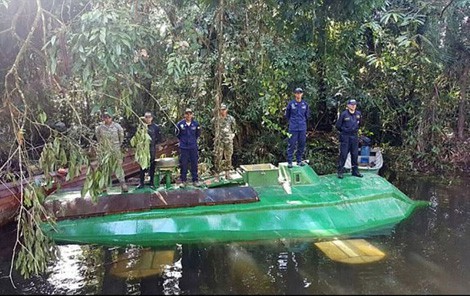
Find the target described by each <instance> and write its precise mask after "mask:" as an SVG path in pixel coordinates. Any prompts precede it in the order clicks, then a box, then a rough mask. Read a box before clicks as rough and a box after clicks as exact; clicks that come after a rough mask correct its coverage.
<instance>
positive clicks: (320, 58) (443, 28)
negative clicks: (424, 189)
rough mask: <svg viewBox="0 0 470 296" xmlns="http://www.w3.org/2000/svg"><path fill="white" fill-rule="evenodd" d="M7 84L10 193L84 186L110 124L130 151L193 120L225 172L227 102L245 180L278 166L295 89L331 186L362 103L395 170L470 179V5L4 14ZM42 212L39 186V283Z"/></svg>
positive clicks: (90, 2) (374, 1)
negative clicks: (41, 184) (149, 123)
mask: <svg viewBox="0 0 470 296" xmlns="http://www.w3.org/2000/svg"><path fill="white" fill-rule="evenodd" d="M0 79H1V83H0V93H1V96H0V116H1V118H2V120H1V122H0V135H1V136H0V167H1V173H0V174H1V175H0V179H1V180H2V182H8V181H11V180H22V179H26V180H28V179H27V178H28V177H29V176H32V175H34V174H36V173H38V172H40V173H45V174H46V175H47V174H48V173H49V172H53V171H55V170H57V169H58V168H60V167H67V168H68V175H67V178H73V177H74V176H75V175H77V174H78V173H79V171H80V167H82V166H83V165H86V166H89V165H90V163H91V161H92V160H93V157H94V152H93V151H94V147H95V145H96V139H95V138H94V127H95V126H96V125H97V124H98V123H99V121H100V113H101V112H103V111H108V112H110V113H112V114H113V116H114V117H115V120H119V122H120V123H121V124H122V125H123V126H124V128H125V130H126V139H127V141H126V147H129V148H131V146H132V145H131V139H132V138H133V137H134V136H135V135H137V136H138V135H143V134H144V133H138V132H137V131H138V130H139V128H141V124H140V122H141V121H140V119H139V118H140V116H142V114H143V113H144V112H145V111H146V110H150V111H152V112H154V113H155V114H156V116H155V118H156V122H157V123H158V124H160V125H161V127H162V129H163V134H164V136H165V137H167V138H170V137H172V136H174V134H173V133H174V132H173V131H174V123H175V122H177V121H178V120H179V119H180V118H182V114H183V110H184V109H185V108H186V107H190V108H192V109H193V110H194V111H195V117H196V119H197V120H198V121H199V122H200V123H201V125H202V127H203V135H202V138H201V141H200V160H201V163H204V164H206V167H207V168H208V170H210V168H211V167H212V162H213V159H212V157H213V155H212V148H213V147H212V143H213V139H214V137H218V134H217V133H215V132H214V129H213V128H212V127H211V124H210V120H211V118H212V117H213V116H214V115H215V114H216V112H217V106H219V105H220V103H221V102H224V103H226V104H227V105H228V106H229V112H230V114H231V115H233V116H234V117H235V118H236V120H237V123H238V126H239V131H238V133H237V135H236V138H235V153H234V164H235V165H240V164H244V163H266V162H270V163H273V164H277V163H278V162H280V161H284V159H285V150H286V135H287V124H286V121H285V119H284V109H285V105H286V103H287V101H288V100H289V99H291V98H292V90H293V89H294V88H295V87H302V88H303V89H304V99H306V100H307V102H308V103H309V104H310V106H311V109H312V118H311V119H310V122H309V131H308V132H309V134H308V148H307V151H306V153H307V157H308V158H309V159H310V164H311V165H312V167H313V168H314V169H315V170H316V171H317V172H318V173H319V174H326V173H333V172H335V166H336V158H337V152H338V148H337V147H338V141H337V136H336V131H335V130H334V122H335V120H336V118H337V115H338V113H339V112H340V111H342V110H343V109H344V108H345V102H346V100H347V99H348V98H355V99H357V100H358V101H359V102H360V104H359V107H358V109H360V110H361V111H362V113H363V115H364V118H365V120H364V125H363V127H362V129H361V133H362V134H363V135H366V136H368V137H370V138H371V139H372V140H373V142H374V144H375V145H377V146H380V147H381V148H382V150H383V151H384V155H385V157H386V165H387V166H388V167H389V169H391V170H396V171H408V172H410V171H411V172H412V171H414V172H420V173H423V174H424V173H442V174H443V173H446V174H447V173H454V172H462V171H466V172H468V171H469V165H468V163H469V158H470V156H469V154H470V153H469V147H470V138H469V113H470V112H469V107H468V101H469V95H468V87H469V81H470V1H469V0H427V1H422V0H350V1H345V0H185V1H183V0H0ZM137 140H139V139H137ZM141 140H144V139H143V138H142V139H141ZM143 147H145V145H144V146H143ZM137 153H140V152H139V151H137ZM105 165H106V164H105ZM110 165H111V164H110ZM90 167H91V166H90ZM88 176H89V178H88V179H87V183H86V184H87V185H86V186H85V187H86V188H85V190H84V191H88V192H90V193H92V194H93V193H94V192H95V190H96V188H97V184H98V183H99V182H100V180H101V179H103V178H106V177H107V176H106V173H104V170H103V169H102V168H100V167H98V168H93V169H90V172H89V174H88ZM43 198H44V194H43V193H42V192H41V191H40V190H38V189H37V185H36V184H34V183H33V182H27V183H26V185H25V193H24V195H23V196H22V201H23V206H22V208H21V211H20V213H19V219H18V225H19V227H18V228H19V231H20V233H22V235H21V236H19V239H18V246H19V247H21V248H20V249H21V251H19V252H18V255H17V256H18V258H17V259H19V260H17V265H16V267H17V268H18V269H20V271H21V272H22V274H24V275H25V276H29V275H31V274H35V273H38V272H41V271H42V270H44V267H45V263H44V262H43V261H41V260H40V259H41V258H47V257H48V256H50V254H49V253H48V252H46V251H44V249H45V248H44V246H46V249H48V248H49V247H51V246H50V245H49V242H48V241H47V239H46V238H44V237H43V236H42V235H41V233H40V230H38V228H34V227H29V226H31V225H34V223H35V222H36V221H38V219H39V217H40V213H41V211H40V204H41V202H42V200H43ZM33 238H35V239H33ZM31 254H35V257H33V256H30V255H31ZM41 262H42V263H41Z"/></svg>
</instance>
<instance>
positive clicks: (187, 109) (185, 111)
mask: <svg viewBox="0 0 470 296" xmlns="http://www.w3.org/2000/svg"><path fill="white" fill-rule="evenodd" d="M184 113H193V110H191V109H190V108H186V110H184Z"/></svg>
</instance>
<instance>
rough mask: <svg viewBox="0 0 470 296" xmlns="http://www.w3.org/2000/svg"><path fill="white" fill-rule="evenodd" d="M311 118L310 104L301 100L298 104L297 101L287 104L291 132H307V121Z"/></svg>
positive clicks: (287, 116)
mask: <svg viewBox="0 0 470 296" xmlns="http://www.w3.org/2000/svg"><path fill="white" fill-rule="evenodd" d="M309 117H310V110H309V107H308V104H307V103H306V102H305V101H304V100H301V101H300V102H297V101H296V100H295V99H294V100H291V101H290V102H289V104H287V108H286V118H287V120H289V131H290V132H293V131H306V130H307V119H308V118H309Z"/></svg>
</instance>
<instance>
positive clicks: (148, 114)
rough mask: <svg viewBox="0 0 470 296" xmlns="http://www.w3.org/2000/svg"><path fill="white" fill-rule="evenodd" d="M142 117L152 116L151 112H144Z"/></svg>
mask: <svg viewBox="0 0 470 296" xmlns="http://www.w3.org/2000/svg"><path fill="white" fill-rule="evenodd" d="M144 117H153V115H152V112H145V113H144Z"/></svg>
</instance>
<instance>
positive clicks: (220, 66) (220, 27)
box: [214, 0, 225, 170]
mask: <svg viewBox="0 0 470 296" xmlns="http://www.w3.org/2000/svg"><path fill="white" fill-rule="evenodd" d="M224 6H225V3H224V0H220V2H219V9H218V12H217V16H216V18H217V22H216V26H217V27H216V30H217V45H218V46H217V65H216V67H217V71H216V81H215V84H216V85H215V89H216V95H215V98H214V103H215V104H214V151H217V149H216V148H217V145H219V144H220V132H219V127H220V118H219V106H220V104H221V102H222V96H223V93H222V80H223V74H224V68H225V66H224V61H223V53H224V11H225V7H224ZM221 159H222V155H218V154H217V153H215V155H214V164H217V163H220V160H221ZM215 169H216V170H217V169H218V168H217V167H216V168H215Z"/></svg>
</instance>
